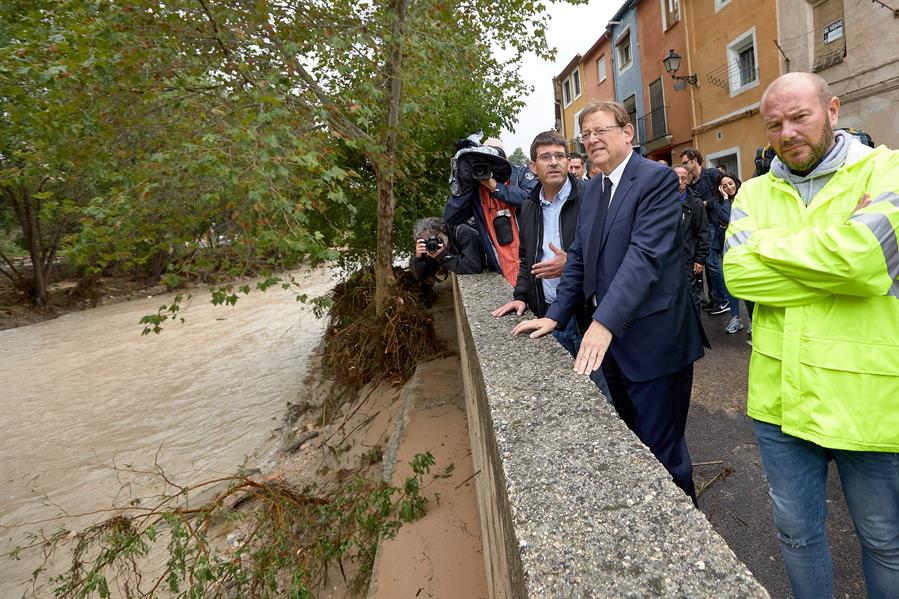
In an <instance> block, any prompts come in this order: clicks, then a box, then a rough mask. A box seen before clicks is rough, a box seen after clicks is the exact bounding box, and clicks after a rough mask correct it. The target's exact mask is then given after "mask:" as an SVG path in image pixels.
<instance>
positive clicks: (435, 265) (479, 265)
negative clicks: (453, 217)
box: [412, 217, 484, 283]
mask: <svg viewBox="0 0 899 599" xmlns="http://www.w3.org/2000/svg"><path fill="white" fill-rule="evenodd" d="M414 237H415V257H414V258H413V259H412V274H413V275H414V276H415V278H416V279H418V280H419V281H423V282H425V283H433V282H434V280H435V279H436V278H437V275H438V274H440V273H441V270H442V271H444V272H454V273H456V274H459V275H466V274H475V273H479V272H481V271H483V270H484V251H483V248H482V247H481V241H480V239H478V232H477V231H476V230H475V229H474V228H473V227H471V226H470V225H468V224H461V225H456V226H454V227H452V234H450V228H449V227H447V226H446V223H444V222H443V221H442V220H441V219H439V218H433V217H432V218H422V219H419V220H418V221H416V222H415V227H414Z"/></svg>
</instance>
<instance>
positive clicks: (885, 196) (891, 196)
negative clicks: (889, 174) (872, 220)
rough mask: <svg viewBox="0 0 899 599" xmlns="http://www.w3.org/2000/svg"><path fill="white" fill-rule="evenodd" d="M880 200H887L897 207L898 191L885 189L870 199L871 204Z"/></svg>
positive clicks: (898, 201) (898, 202)
mask: <svg viewBox="0 0 899 599" xmlns="http://www.w3.org/2000/svg"><path fill="white" fill-rule="evenodd" d="M880 202H889V203H890V204H892V205H893V206H895V207H896V208H899V193H895V192H892V191H885V192H883V193H882V194H880V195H879V196H877V197H876V198H874V199H873V200H871V203H872V204H879V203H880Z"/></svg>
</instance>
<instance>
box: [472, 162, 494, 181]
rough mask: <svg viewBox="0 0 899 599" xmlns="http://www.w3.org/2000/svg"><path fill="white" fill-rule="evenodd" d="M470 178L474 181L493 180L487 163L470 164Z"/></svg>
mask: <svg viewBox="0 0 899 599" xmlns="http://www.w3.org/2000/svg"><path fill="white" fill-rule="evenodd" d="M471 176H472V177H474V179H475V180H476V181H486V180H487V179H492V178H493V171H492V170H491V168H490V164H489V163H487V162H473V163H472V164H471Z"/></svg>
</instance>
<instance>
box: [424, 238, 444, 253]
mask: <svg viewBox="0 0 899 599" xmlns="http://www.w3.org/2000/svg"><path fill="white" fill-rule="evenodd" d="M442 245H443V240H442V239H440V237H439V236H437V235H431V236H430V237H428V238H427V239H425V248H426V249H427V250H428V251H429V252H436V251H437V250H439V249H440V247H441V246H442Z"/></svg>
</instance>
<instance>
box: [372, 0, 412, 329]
mask: <svg viewBox="0 0 899 599" xmlns="http://www.w3.org/2000/svg"><path fill="white" fill-rule="evenodd" d="M390 8H391V12H392V13H393V14H394V17H395V21H394V22H393V27H392V36H391V40H390V46H391V51H390V56H389V58H388V59H387V64H386V66H385V71H386V75H387V78H386V86H387V91H388V102H389V106H388V114H387V131H386V133H385V136H384V154H383V157H382V158H381V160H380V161H379V162H380V164H378V162H375V161H373V162H374V170H375V179H376V181H377V184H378V247H377V253H376V255H375V310H376V311H377V313H378V314H381V313H382V312H383V311H384V308H385V307H386V305H387V300H388V299H389V297H390V295H391V293H392V291H393V287H394V285H395V284H396V281H395V280H394V277H393V219H394V209H395V198H394V196H393V180H394V174H395V169H396V138H397V131H398V129H399V124H400V105H401V101H402V80H401V74H402V66H403V36H404V35H405V33H406V15H407V13H408V10H409V0H391V2H390Z"/></svg>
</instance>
